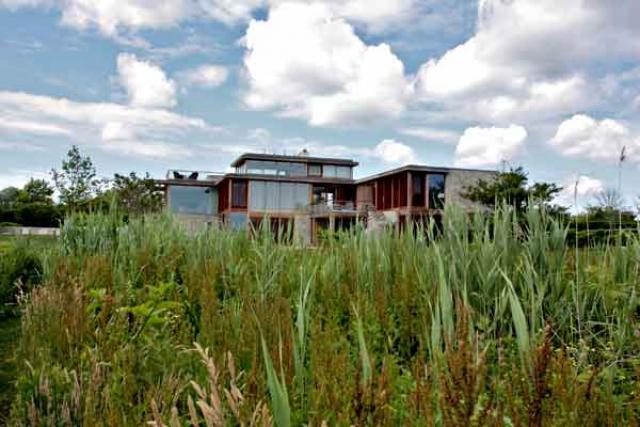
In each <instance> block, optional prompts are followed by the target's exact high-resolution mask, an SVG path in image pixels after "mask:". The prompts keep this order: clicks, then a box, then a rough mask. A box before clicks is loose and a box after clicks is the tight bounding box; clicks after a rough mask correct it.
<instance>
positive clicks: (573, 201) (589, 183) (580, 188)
mask: <svg viewBox="0 0 640 427" xmlns="http://www.w3.org/2000/svg"><path fill="white" fill-rule="evenodd" d="M604 190H605V186H604V184H603V183H602V181H600V180H599V179H596V178H592V177H589V176H586V175H572V176H569V177H567V178H566V179H565V180H564V182H563V184H562V191H561V192H560V193H558V195H557V196H556V198H555V199H554V202H555V203H557V204H559V205H561V206H568V207H571V210H572V211H573V212H574V213H577V212H580V211H581V210H582V209H584V207H585V206H587V205H588V204H589V203H590V202H591V200H593V198H594V197H596V196H597V195H598V194H601V193H602V192H603V191H604Z"/></svg>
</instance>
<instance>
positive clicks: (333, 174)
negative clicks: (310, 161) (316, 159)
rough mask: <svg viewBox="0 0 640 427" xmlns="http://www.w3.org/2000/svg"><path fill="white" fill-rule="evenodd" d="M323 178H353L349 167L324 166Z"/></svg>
mask: <svg viewBox="0 0 640 427" xmlns="http://www.w3.org/2000/svg"><path fill="white" fill-rule="evenodd" d="M322 167H323V171H322V172H323V174H322V175H323V176H324V177H326V178H346V179H348V178H351V168H350V167H349V166H335V165H323V166H322Z"/></svg>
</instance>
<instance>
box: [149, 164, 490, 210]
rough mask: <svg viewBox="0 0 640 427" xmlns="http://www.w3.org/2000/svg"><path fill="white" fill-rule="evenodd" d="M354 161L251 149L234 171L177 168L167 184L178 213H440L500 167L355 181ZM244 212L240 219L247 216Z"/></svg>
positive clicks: (418, 168)
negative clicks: (466, 190)
mask: <svg viewBox="0 0 640 427" xmlns="http://www.w3.org/2000/svg"><path fill="white" fill-rule="evenodd" d="M357 166H358V163H357V162H355V161H353V160H351V159H340V158H326V157H312V156H310V155H309V154H308V153H307V152H302V153H300V154H299V155H297V156H287V155H272V154H257V153H246V154H243V155H241V156H240V157H238V158H237V159H236V160H234V161H233V163H231V167H232V168H233V171H231V172H228V173H214V172H199V171H180V170H172V171H169V173H168V174H167V176H166V179H164V180H160V181H159V182H160V183H161V184H162V185H163V186H164V188H165V192H166V199H167V205H168V207H169V209H170V210H171V211H172V212H175V213H179V214H185V215H205V216H218V217H222V218H227V219H228V218H236V219H238V221H240V220H242V221H244V220H246V218H248V217H260V216H263V215H269V216H271V217H287V216H293V215H296V214H300V213H303V212H304V213H310V214H311V215H325V214H327V213H328V214H331V213H335V212H340V213H341V214H345V215H348V214H350V213H351V214H354V215H358V214H361V213H362V212H365V211H370V210H375V211H390V210H395V211H399V212H402V214H403V215H413V214H418V215H419V214H420V212H426V211H430V210H440V209H442V208H443V207H444V205H445V203H446V202H456V203H459V204H462V205H465V204H469V202H468V201H467V200H465V199H464V197H463V196H462V193H463V189H464V188H465V187H466V186H468V185H471V184H473V183H475V182H477V181H478V180H479V179H490V178H491V177H492V176H494V175H495V173H496V172H495V171H485V170H471V169H456V168H443V167H430V166H424V165H407V166H403V167H400V168H397V169H392V170H388V171H385V172H382V173H379V174H376V175H373V176H369V177H366V178H362V179H357V180H356V179H354V169H355V168H356V167H357ZM241 217H242V218H241Z"/></svg>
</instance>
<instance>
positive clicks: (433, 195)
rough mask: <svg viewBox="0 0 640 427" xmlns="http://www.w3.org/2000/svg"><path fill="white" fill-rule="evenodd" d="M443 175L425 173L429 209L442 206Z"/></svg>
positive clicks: (443, 201)
mask: <svg viewBox="0 0 640 427" xmlns="http://www.w3.org/2000/svg"><path fill="white" fill-rule="evenodd" d="M444 183H445V177H444V175H442V174H433V175H427V185H428V188H429V209H443V208H444V203H445V199H444V194H445V185H444Z"/></svg>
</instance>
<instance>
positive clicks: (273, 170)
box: [240, 160, 307, 176]
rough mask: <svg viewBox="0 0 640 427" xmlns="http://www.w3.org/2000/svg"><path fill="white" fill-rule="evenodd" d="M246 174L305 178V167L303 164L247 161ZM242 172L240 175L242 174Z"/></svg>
mask: <svg viewBox="0 0 640 427" xmlns="http://www.w3.org/2000/svg"><path fill="white" fill-rule="evenodd" d="M245 170H246V173H248V174H254V175H278V176H306V175H307V167H306V165H305V164H304V163H296V162H268V161H260V160H249V161H247V162H246V169H245ZM245 170H243V171H242V172H240V173H244V171H245Z"/></svg>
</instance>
